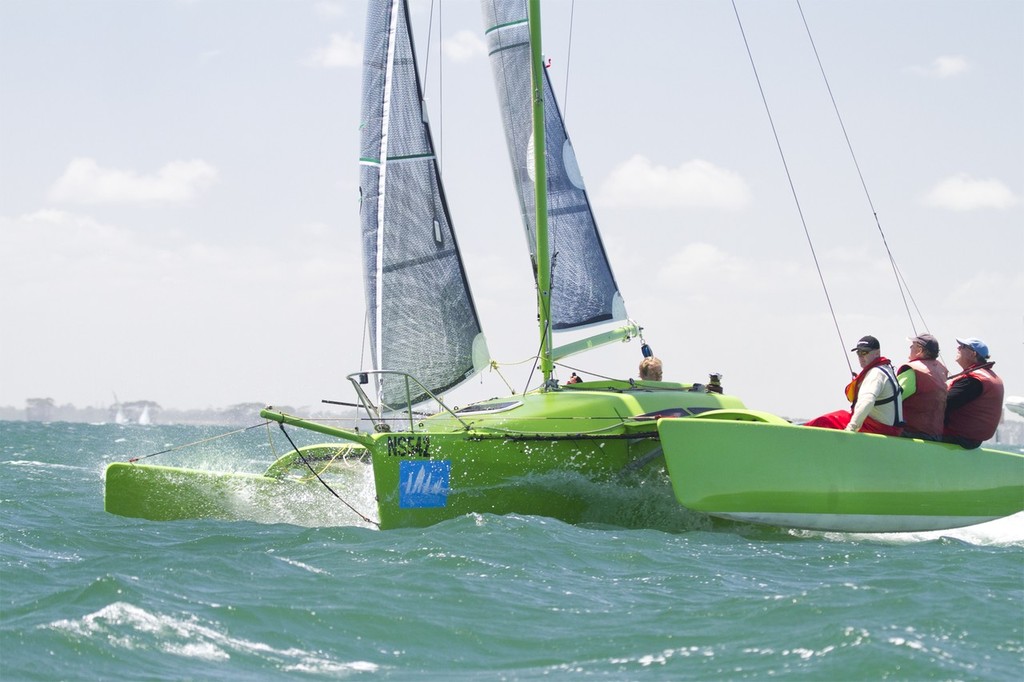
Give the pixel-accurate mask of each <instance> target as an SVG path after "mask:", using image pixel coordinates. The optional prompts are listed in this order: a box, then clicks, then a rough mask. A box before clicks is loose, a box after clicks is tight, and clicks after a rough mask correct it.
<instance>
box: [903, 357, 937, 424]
mask: <svg viewBox="0 0 1024 682" xmlns="http://www.w3.org/2000/svg"><path fill="white" fill-rule="evenodd" d="M906 368H910V369H911V370H913V372H914V374H915V375H916V376H915V377H914V381H915V382H916V384H917V389H916V390H915V391H914V393H913V394H912V395H911V396H910V397H909V398H904V399H903V421H904V422H905V423H906V427H907V429H908V430H910V431H913V432H915V433H923V434H927V435H929V436H935V437H936V438H938V437H939V436H941V435H942V426H943V420H944V419H945V417H946V374H947V372H946V368H945V366H943V364H942V363H941V362H939V361H938V360H911V361H910V362H908V363H907V364H905V365H903V366H902V367H900V369H899V372H897V374H899V373H902V372H903V370H904V369H906Z"/></svg>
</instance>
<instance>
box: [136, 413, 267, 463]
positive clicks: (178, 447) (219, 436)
mask: <svg viewBox="0 0 1024 682" xmlns="http://www.w3.org/2000/svg"><path fill="white" fill-rule="evenodd" d="M268 424H270V422H269V421H265V422H260V423H259V424H253V425H252V426H246V427H245V428H244V429H235V430H234V431H228V432H227V433H222V434H219V435H216V436H211V437H210V438H203V439H202V440H196V441H192V442H191V443H184V444H183V445H175V446H174V447H173V448H167V449H166V450H161V451H160V452H153V453H150V454H148V455H143V456H142V457H132V458H131V459H129V460H128V462H129V463H132V462H138V461H141V460H144V459H149V458H150V457H156V456H157V455H164V454H167V453H168V452H174V451H175V450H182V449H184V448H189V447H192V446H193V445H202V444H203V443H209V442H211V441H215V440H219V439H221V438H226V437H228V436H234V435H235V434H238V433H243V432H245V431H251V430H252V429H258V428H259V427H261V426H266V425H268Z"/></svg>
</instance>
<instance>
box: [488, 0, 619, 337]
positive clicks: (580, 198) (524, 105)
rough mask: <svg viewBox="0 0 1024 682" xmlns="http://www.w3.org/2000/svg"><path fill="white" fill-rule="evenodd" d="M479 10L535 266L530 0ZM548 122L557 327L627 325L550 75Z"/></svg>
mask: <svg viewBox="0 0 1024 682" xmlns="http://www.w3.org/2000/svg"><path fill="white" fill-rule="evenodd" d="M482 6H483V12H484V29H485V34H486V37H487V48H488V53H489V54H490V57H491V66H492V67H493V69H494V82H495V85H496V87H497V90H498V103H499V106H500V108H501V114H502V118H503V120H504V123H505V138H506V141H507V143H508V150H509V155H510V156H511V160H512V172H513V174H514V176H515V182H516V188H517V190H518V193H519V206H520V209H521V210H522V217H523V225H524V226H525V227H526V236H527V240H528V242H529V244H530V253H531V255H532V256H533V261H534V263H536V261H537V255H536V244H537V231H536V229H537V228H536V199H535V192H534V187H533V122H532V121H533V110H532V101H533V100H532V96H531V90H532V87H531V84H530V28H529V25H528V23H527V9H526V0H482ZM544 119H545V120H544V130H545V137H546V145H547V154H546V160H547V172H548V177H547V187H548V238H549V244H550V248H551V254H552V270H551V281H552V285H551V324H552V328H553V329H575V328H579V327H584V326H587V325H590V324H595V323H598V322H605V321H613V320H621V319H625V317H626V311H625V307H624V306H623V304H622V298H621V296H620V295H619V292H618V286H617V285H616V284H615V278H614V276H613V275H612V271H611V266H610V265H609V264H608V257H607V254H606V253H605V250H604V245H603V244H602V243H601V236H600V234H599V233H598V231H597V224H596V223H595V222H594V215H593V212H592V211H591V209H590V201H589V200H588V198H587V192H586V189H584V186H583V178H582V176H581V175H580V171H579V167H578V166H577V164H576V155H575V153H574V152H573V149H572V144H571V142H570V141H569V137H568V135H567V133H566V131H565V125H564V123H563V122H562V114H561V112H560V111H559V110H558V104H557V103H556V102H555V96H554V92H553V91H552V89H551V83H550V81H549V80H548V77H547V73H545V74H544Z"/></svg>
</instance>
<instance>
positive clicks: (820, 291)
mask: <svg viewBox="0 0 1024 682" xmlns="http://www.w3.org/2000/svg"><path fill="white" fill-rule="evenodd" d="M434 5H435V6H434V9H433V12H431V3H430V2H429V1H427V0H423V1H417V0H414V1H413V2H411V8H412V15H413V23H414V30H415V31H416V44H417V49H418V51H419V53H420V58H419V63H420V67H421V69H423V70H424V71H425V72H426V73H425V76H424V82H425V91H426V97H427V100H428V108H429V111H430V118H431V122H432V124H433V128H434V138H435V142H437V144H438V147H439V156H440V159H441V164H442V174H443V177H444V180H445V184H446V190H447V195H448V199H449V204H450V207H451V211H452V216H453V223H454V226H455V230H456V233H457V235H458V238H459V242H460V245H461V247H462V250H463V258H464V261H465V262H466V267H467V270H468V276H469V279H470V283H471V287H472V291H473V294H474V297H475V299H476V303H477V308H478V311H479V313H480V317H481V321H482V325H483V328H484V332H485V334H486V335H487V339H488V346H489V348H490V350H491V354H492V356H493V357H494V358H495V359H496V360H497V361H498V362H499V363H502V364H501V374H500V376H499V374H498V373H496V372H492V371H486V372H484V373H483V374H482V375H480V377H479V378H476V379H473V380H472V381H471V382H469V384H468V385H467V386H464V387H463V388H461V389H458V390H457V391H455V392H453V393H452V395H450V396H449V398H450V399H451V400H452V401H453V402H454V403H455V404H464V403H465V401H467V400H472V399H476V398H483V397H490V396H496V395H504V394H507V390H508V389H507V388H506V386H505V384H504V383H503V378H504V379H505V380H508V381H509V383H511V384H512V385H513V386H514V387H515V389H516V390H521V389H522V388H523V387H524V386H525V385H526V383H527V380H528V370H529V367H530V363H529V362H528V359H529V358H530V356H531V354H532V353H533V352H534V349H535V348H536V345H537V329H536V320H535V310H534V305H535V303H534V301H535V298H534V291H533V285H532V281H531V280H532V278H531V275H530V266H529V261H528V258H527V251H526V245H525V237H524V234H523V230H522V227H521V225H520V223H519V216H518V208H517V205H516V198H515V191H514V188H513V185H512V176H511V172H510V169H509V164H508V156H507V151H506V150H505V148H504V139H503V136H502V133H501V129H500V115H499V113H498V108H497V99H496V96H495V93H494V86H493V83H492V76H491V71H490V65H489V63H488V60H487V56H486V54H485V51H484V47H483V45H484V43H483V39H482V33H483V26H482V18H481V12H480V7H479V3H478V2H477V0H446V1H443V2H440V3H436V2H435V3H434ZM438 5H439V8H438ZM365 7H366V3H365V0H333V1H329V0H321V1H312V0H311V1H308V2H306V1H302V0H252V1H248V0H246V1H243V0H188V1H186V0H148V1H147V2H136V1H133V0H79V1H74V2H72V1H71V0H0V290H2V292H3V293H2V294H0V406H13V407H23V406H24V404H25V401H26V399H29V398H40V397H42V398H45V397H49V398H52V399H53V400H54V401H55V402H56V403H57V404H60V405H63V404H68V403H71V404H75V405H77V406H79V407H85V406H105V405H109V404H111V403H113V401H114V396H115V394H116V396H117V397H118V399H120V400H121V401H132V400H154V401H156V402H158V403H160V404H161V405H162V406H163V407H165V408H206V407H226V406H229V405H232V404H236V403H241V402H262V403H266V404H273V405H291V406H296V407H305V408H314V407H317V406H318V404H319V402H320V401H321V400H322V399H330V400H352V399H353V397H354V394H353V391H352V389H351V387H350V386H349V385H348V383H347V381H346V379H345V377H346V376H347V375H349V374H351V373H353V372H357V371H358V370H359V369H361V368H364V367H366V366H368V365H369V362H370V360H369V356H368V355H367V354H366V353H365V352H364V348H365V340H364V339H365V330H364V299H363V293H362V269H361V268H362V266H361V257H360V254H359V248H360V245H359V236H358V235H359V222H358V215H357V209H358V162H357V159H358V156H359V148H358V141H359V116H360V107H359V97H360V78H361V71H360V65H361V61H360V60H361V54H362V33H363V24H364V15H365ZM736 7H737V8H738V11H739V16H740V19H741V21H742V28H743V32H742V33H741V31H740V27H739V25H738V22H737V18H736V15H735V14H734V12H733V6H732V4H731V3H730V2H727V1H724V0H635V1H634V2H630V3H622V2H620V1H617V0H576V2H575V3H573V2H571V0H552V1H550V2H545V3H544V24H543V26H544V43H545V53H546V54H547V55H548V57H550V59H551V67H550V73H551V76H552V80H553V82H554V83H555V89H556V92H557V94H558V97H559V99H560V100H561V105H562V108H563V111H564V114H565V117H566V122H567V126H568V129H569V132H570V135H571V136H572V139H573V144H574V147H575V150H576V155H577V158H578V160H579V163H580V167H581V169H582V172H583V174H584V178H585V180H586V182H587V187H588V190H589V193H590V198H591V202H592V204H593V205H594V209H595V213H596V216H597V222H598V225H599V227H600V230H601V234H602V238H603V240H604V242H605V245H606V248H607V250H608V251H609V253H610V258H611V262H612V268H613V271H614V272H615V276H616V279H617V281H618V283H619V287H620V291H621V292H622V294H623V297H624V299H625V302H626V307H627V310H628V312H629V314H630V317H631V318H633V319H635V320H636V321H637V322H638V323H639V324H640V325H642V326H643V328H644V337H645V340H646V341H647V342H648V343H649V344H650V345H651V347H652V348H653V349H654V351H655V353H656V354H657V355H658V356H659V357H661V358H662V360H663V362H664V363H665V377H666V379H668V380H679V381H685V382H692V381H701V382H703V381H706V379H707V375H708V374H709V373H710V372H719V373H721V374H722V375H723V383H724V385H725V388H726V391H727V392H729V393H732V394H735V395H737V396H738V397H740V398H741V399H742V400H743V401H744V402H745V403H746V404H747V406H749V407H751V408H754V409H762V410H767V411H770V412H775V413H778V414H782V415H785V416H794V417H795V416H803V417H811V416H814V415H816V414H819V413H822V412H826V411H831V410H834V409H840V408H842V407H843V406H844V405H845V401H844V398H843V387H844V386H845V384H846V382H847V381H848V380H849V377H850V366H851V365H850V363H852V364H853V366H856V362H855V361H854V360H853V356H851V354H850V353H849V348H852V347H853V345H854V343H855V342H856V340H857V339H858V338H859V337H861V336H862V335H864V334H873V335H875V336H877V337H878V338H879V339H880V340H881V343H882V350H883V353H884V354H885V355H887V356H889V357H891V358H892V359H893V360H895V361H900V360H904V359H906V357H907V355H906V354H907V351H908V346H909V344H908V342H907V338H908V337H910V336H913V335H914V334H915V333H922V332H925V331H929V332H931V333H933V334H935V335H936V336H937V337H938V338H939V340H940V344H941V347H942V349H943V354H942V357H943V358H944V359H945V360H946V362H947V364H949V365H951V367H953V368H955V367H956V366H955V364H954V363H953V356H954V354H955V353H954V349H955V341H954V339H955V338H957V337H960V338H963V337H965V336H974V337H980V338H982V339H983V340H985V341H986V342H987V343H988V344H989V347H990V348H991V351H992V357H993V359H994V360H995V361H996V367H995V368H996V371H997V373H999V374H1000V375H1001V376H1002V377H1003V378H1004V381H1005V383H1006V390H1007V394H1008V395H1022V394H1024V269H1022V267H1021V264H1022V262H1024V206H1022V199H1024V126H1022V125H1021V121H1024V3H1021V2H1018V1H1017V0H986V1H985V2H966V1H956V2H953V1H948V0H932V1H929V2H923V1H920V0H858V1H856V2H854V1H852V0H851V1H837V0H828V1H823V0H802V2H801V3H800V5H797V3H796V2H795V0H785V1H783V0H758V1H757V2H754V1H752V0H737V2H736ZM801 7H802V10H803V15H804V18H806V21H807V25H808V26H809V28H810V33H811V36H812V37H813V47H812V44H811V42H810V41H809V39H808V35H807V30H806V29H805V27H804V23H803V21H802V19H801ZM744 34H745V36H746V40H747V41H748V43H749V47H750V51H751V54H752V57H753V63H754V66H756V69H757V75H758V77H759V79H760V87H759V84H758V80H757V79H755V76H754V71H753V69H752V67H751V58H750V57H748V54H747V49H746V47H745V46H744V37H743V36H744ZM814 48H816V50H817V54H818V57H820V59H821V64H822V68H823V70H824V72H825V75H826V76H827V79H828V86H829V87H830V89H831V95H830V92H829V88H828V87H826V84H825V81H824V80H823V78H822V73H821V69H819V66H818V62H817V61H816V59H815V51H814ZM762 90H763V93H764V97H765V99H766V100H767V106H768V109H769V110H770V112H771V121H770V120H769V117H768V115H767V114H766V106H765V103H764V101H762V95H761V91H762ZM833 98H834V100H835V107H833ZM836 109H838V111H839V114H840V115H841V121H842V125H841V124H840V121H839V119H838V118H837V115H836ZM773 125H774V132H773ZM844 127H845V133H844ZM776 136H777V139H778V146H777V144H776ZM847 138H848V139H849V147H852V149H853V155H852V156H851V152H850V149H849V147H848V145H847ZM780 146H781V149H782V155H780V151H779V147H780ZM783 156H784V159H785V163H783ZM855 161H856V163H855ZM858 167H859V172H858ZM786 168H788V170H789V173H790V175H791V177H792V188H791V185H790V182H789V180H788V179H787V174H786ZM794 196H795V197H796V199H794ZM797 202H799V205H798V203H797ZM876 214H877V220H876ZM805 226H806V227H805ZM812 248H813V251H812ZM887 249H888V252H891V254H892V256H893V258H894V259H895V262H896V264H897V266H898V268H899V272H900V273H901V275H902V278H903V279H904V280H905V281H906V283H907V285H908V287H909V292H910V295H911V296H912V300H911V302H908V303H905V302H904V297H903V296H902V295H901V293H900V289H899V287H898V286H897V279H896V276H895V275H894V273H893V269H892V267H891V265H890V262H889V256H888V253H887ZM815 261H817V266H816V265H815ZM819 268H820V272H821V276H820V277H821V279H823V280H824V284H825V286H824V288H823V286H822V282H821V279H819V274H818V269H819ZM826 292H827V295H826ZM908 307H909V308H910V310H911V311H913V315H912V316H911V315H908V313H907V308H908ZM832 311H834V314H835V321H834V320H833V317H832ZM556 343H558V342H557V341H556ZM640 359H641V353H640V349H639V344H638V343H636V342H633V343H631V344H622V345H620V344H616V345H615V346H613V347H609V348H605V349H602V350H599V351H594V352H591V353H588V354H584V355H580V356H575V357H573V358H569V359H567V360H566V363H567V364H568V365H571V366H572V367H573V368H575V369H579V370H582V371H584V373H585V374H586V373H587V372H590V373H593V374H598V375H605V376H616V377H623V378H624V377H628V376H634V375H635V374H636V368H637V364H638V363H639V361H640ZM524 361H527V362H524ZM568 373H569V370H567V369H563V370H561V375H562V378H563V380H564V379H565V378H566V377H567V376H568Z"/></svg>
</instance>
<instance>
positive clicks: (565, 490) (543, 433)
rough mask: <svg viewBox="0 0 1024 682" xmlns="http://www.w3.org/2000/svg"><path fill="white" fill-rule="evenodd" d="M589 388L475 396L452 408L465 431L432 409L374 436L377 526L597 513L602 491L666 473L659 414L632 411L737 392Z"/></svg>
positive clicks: (570, 519) (708, 401)
mask: <svg viewBox="0 0 1024 682" xmlns="http://www.w3.org/2000/svg"><path fill="white" fill-rule="evenodd" d="M588 386H590V387H591V388H590V389H575V390H571V391H560V392H549V393H540V392H538V393H530V394H526V395H523V396H515V397H513V398H505V399H500V400H494V401H488V402H484V403H480V404H478V405H475V406H473V409H474V412H473V413H469V414H467V413H464V412H460V413H459V416H460V418H461V419H462V420H463V421H464V422H465V423H466V424H467V425H468V426H469V428H468V429H467V428H466V426H464V425H463V424H462V423H460V422H459V421H458V420H456V419H455V418H453V417H451V416H448V415H438V416H436V417H433V418H430V419H427V420H424V421H423V422H422V423H421V424H419V425H417V428H416V430H415V431H406V432H400V433H399V432H396V433H383V434H376V435H374V436H373V438H374V443H373V445H370V446H368V449H369V450H371V452H372V461H373V474H374V483H375V487H376V493H377V508H378V513H379V514H380V524H381V528H401V527H418V526H428V525H431V524H434V523H438V522H440V521H444V520H445V519H450V518H454V517H457V516H462V515H464V514H469V513H474V512H475V513H492V514H509V513H520V514H531V515H538V516H548V517H552V518H556V519H559V520H562V521H565V522H567V523H578V522H580V521H582V520H588V519H592V518H594V517H595V515H597V516H600V515H599V514H595V505H607V504H614V501H611V500H610V499H609V498H610V497H614V496H609V495H608V494H607V493H608V491H609V490H610V489H611V490H614V489H615V488H616V487H618V486H628V485H638V484H640V483H641V482H642V481H643V480H644V476H643V474H644V473H646V471H647V470H650V469H655V470H656V471H657V474H656V475H657V476H659V477H660V478H661V480H663V481H664V473H663V465H662V460H661V456H660V455H661V444H660V441H659V438H658V431H657V422H656V420H655V419H653V418H650V419H645V418H640V419H636V417H638V416H641V415H645V414H648V413H651V412H657V411H661V410H672V409H682V410H686V411H687V412H688V413H690V412H692V413H699V412H701V411H703V410H714V409H718V408H723V407H737V408H738V407H741V404H740V403H739V401H738V400H736V399H735V398H731V397H728V396H718V395H713V394H707V393H704V392H692V391H687V390H684V389H681V388H677V389H675V390H671V389H668V386H669V385H668V384H656V385H654V384H652V386H658V388H643V387H640V388H631V387H630V386H629V384H628V383H625V382H608V383H607V384H601V385H597V384H589V385H588ZM510 404H512V405H514V407H510V408H509V407H506V408H505V409H501V408H499V407H495V409H501V411H496V412H493V413H487V410H488V408H489V407H494V406H502V405H503V406H508V405H510Z"/></svg>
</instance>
